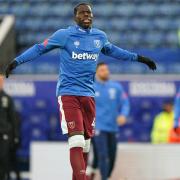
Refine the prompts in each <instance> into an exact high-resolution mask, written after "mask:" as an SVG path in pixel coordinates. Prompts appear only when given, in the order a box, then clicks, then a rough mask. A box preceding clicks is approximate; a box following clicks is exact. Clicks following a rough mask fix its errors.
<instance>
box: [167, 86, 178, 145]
mask: <svg viewBox="0 0 180 180" xmlns="http://www.w3.org/2000/svg"><path fill="white" fill-rule="evenodd" d="M169 142H170V143H180V89H179V91H178V93H177V94H176V98H175V103H174V128H172V130H171V134H170V138H169Z"/></svg>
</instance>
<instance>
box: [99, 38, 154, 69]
mask: <svg viewBox="0 0 180 180" xmlns="http://www.w3.org/2000/svg"><path fill="white" fill-rule="evenodd" d="M101 52H102V53H103V54H105V55H107V56H111V57H113V58H116V59H120V60H129V61H137V62H141V63H144V64H146V65H147V66H148V67H149V68H150V69H152V70H156V64H155V62H154V61H153V60H151V59H150V58H148V57H144V56H141V55H138V54H136V53H133V52H130V51H127V50H124V49H121V48H119V47H117V46H115V45H113V44H112V43H110V42H109V41H108V39H107V37H106V35H105V38H104V46H103V48H102V50H101Z"/></svg>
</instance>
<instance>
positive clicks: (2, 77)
mask: <svg viewBox="0 0 180 180" xmlns="http://www.w3.org/2000/svg"><path fill="white" fill-rule="evenodd" d="M3 84H4V76H3V75H0V91H1V90H2V89H3Z"/></svg>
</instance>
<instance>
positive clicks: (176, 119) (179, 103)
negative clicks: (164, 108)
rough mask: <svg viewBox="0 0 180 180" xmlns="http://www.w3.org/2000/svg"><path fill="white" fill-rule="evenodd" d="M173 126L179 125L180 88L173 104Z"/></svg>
mask: <svg viewBox="0 0 180 180" xmlns="http://www.w3.org/2000/svg"><path fill="white" fill-rule="evenodd" d="M174 115H175V117H174V127H175V128H178V127H180V89H179V92H178V93H177V95H176V99H175V104H174Z"/></svg>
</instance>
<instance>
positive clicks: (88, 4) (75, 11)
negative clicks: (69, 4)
mask: <svg viewBox="0 0 180 180" xmlns="http://www.w3.org/2000/svg"><path fill="white" fill-rule="evenodd" d="M81 5H86V6H90V7H92V5H91V4H90V3H86V2H83V3H79V4H77V5H76V6H75V7H74V15H76V14H77V11H78V7H79V6H81Z"/></svg>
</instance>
